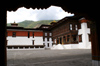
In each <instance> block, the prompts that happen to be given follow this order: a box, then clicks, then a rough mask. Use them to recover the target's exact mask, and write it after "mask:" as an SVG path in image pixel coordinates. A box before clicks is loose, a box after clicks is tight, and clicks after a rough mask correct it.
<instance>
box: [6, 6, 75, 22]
mask: <svg viewBox="0 0 100 66" xmlns="http://www.w3.org/2000/svg"><path fill="white" fill-rule="evenodd" d="M73 15H74V14H71V13H68V12H65V11H64V10H63V9H62V8H61V7H57V6H50V7H49V8H47V9H37V8H36V9H32V8H30V9H26V8H25V7H21V8H19V9H17V10H16V11H15V12H14V11H7V23H13V22H14V21H15V22H16V23H18V22H21V21H24V20H33V21H39V20H60V19H62V18H64V17H66V16H73Z"/></svg>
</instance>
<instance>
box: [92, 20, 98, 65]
mask: <svg viewBox="0 0 100 66" xmlns="http://www.w3.org/2000/svg"><path fill="white" fill-rule="evenodd" d="M98 21H99V20H98ZM98 21H96V22H92V26H91V42H92V66H100V24H99V22H98Z"/></svg>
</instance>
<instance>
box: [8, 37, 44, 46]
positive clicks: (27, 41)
mask: <svg viewBox="0 0 100 66" xmlns="http://www.w3.org/2000/svg"><path fill="white" fill-rule="evenodd" d="M7 40H8V43H7V45H33V40H34V45H43V37H42V36H39V37H37V36H36V37H34V38H33V37H30V38H28V37H24V36H22V37H21V36H20V37H19V36H16V37H12V36H8V37H7Z"/></svg>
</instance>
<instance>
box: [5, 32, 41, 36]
mask: <svg viewBox="0 0 100 66" xmlns="http://www.w3.org/2000/svg"><path fill="white" fill-rule="evenodd" d="M7 32H8V36H12V33H13V32H16V36H28V31H7ZM30 36H33V32H30ZM34 36H43V32H34Z"/></svg>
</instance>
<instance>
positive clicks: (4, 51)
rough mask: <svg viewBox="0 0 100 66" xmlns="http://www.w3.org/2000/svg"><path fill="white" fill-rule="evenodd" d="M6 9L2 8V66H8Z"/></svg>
mask: <svg viewBox="0 0 100 66" xmlns="http://www.w3.org/2000/svg"><path fill="white" fill-rule="evenodd" d="M6 44H7V41H6V8H5V7H3V8H0V66H7V54H6Z"/></svg>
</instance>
